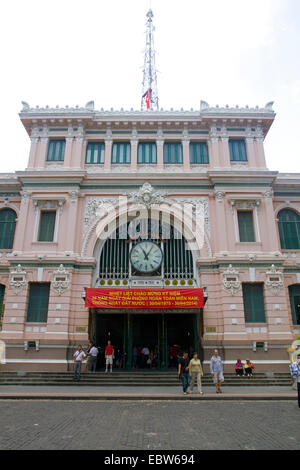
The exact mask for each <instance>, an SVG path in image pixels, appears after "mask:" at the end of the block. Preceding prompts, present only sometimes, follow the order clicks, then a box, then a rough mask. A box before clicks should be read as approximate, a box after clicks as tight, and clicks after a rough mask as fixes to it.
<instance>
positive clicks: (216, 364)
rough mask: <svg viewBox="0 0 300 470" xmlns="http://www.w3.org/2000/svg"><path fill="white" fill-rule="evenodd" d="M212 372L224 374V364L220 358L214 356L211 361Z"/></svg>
mask: <svg viewBox="0 0 300 470" xmlns="http://www.w3.org/2000/svg"><path fill="white" fill-rule="evenodd" d="M210 371H211V372H223V364H222V359H221V358H220V356H217V357H216V356H212V358H211V360H210Z"/></svg>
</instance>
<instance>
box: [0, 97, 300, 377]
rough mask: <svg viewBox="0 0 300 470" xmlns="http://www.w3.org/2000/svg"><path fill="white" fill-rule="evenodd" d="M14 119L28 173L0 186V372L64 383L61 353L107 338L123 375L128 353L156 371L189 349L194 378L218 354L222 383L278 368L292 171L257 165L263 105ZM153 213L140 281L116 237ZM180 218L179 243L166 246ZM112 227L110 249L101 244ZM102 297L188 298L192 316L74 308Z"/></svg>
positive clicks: (288, 295)
mask: <svg viewBox="0 0 300 470" xmlns="http://www.w3.org/2000/svg"><path fill="white" fill-rule="evenodd" d="M20 119H21V121H22V123H23V125H24V127H25V129H26V131H27V133H28V136H29V138H30V139H31V149H30V154H29V159H28V166H27V168H26V170H25V171H18V172H16V173H13V174H2V175H0V227H1V228H0V230H1V232H2V233H0V237H1V240H0V284H1V286H0V287H1V291H0V300H1V312H2V318H1V331H0V339H1V340H2V341H4V342H5V344H6V364H3V365H2V366H1V367H2V368H3V369H6V370H44V371H48V370H54V371H65V370H71V367H72V366H71V362H72V353H73V351H74V347H75V345H77V344H78V343H80V344H83V345H87V344H88V342H89V341H94V342H95V343H96V344H97V345H99V346H102V347H103V345H104V344H105V342H106V341H107V339H109V338H111V339H112V341H113V343H115V345H117V347H118V350H119V354H120V357H122V359H123V367H125V368H127V369H130V368H131V365H132V364H131V361H132V348H133V346H136V345H138V344H142V345H143V343H147V344H148V345H149V346H151V347H153V348H156V350H157V351H158V356H159V367H161V368H162V369H166V368H167V367H168V366H169V359H170V352H169V351H170V347H171V346H172V345H173V344H179V345H181V346H182V347H183V348H189V350H190V351H192V350H194V349H197V350H199V353H200V355H201V357H202V360H203V362H204V367H205V369H206V370H208V362H209V359H210V356H211V354H212V350H213V349H214V348H215V347H217V348H219V350H220V352H221V355H222V357H223V359H224V363H225V370H226V371H232V370H233V367H234V363H235V361H236V359H237V358H238V357H239V358H241V359H242V360H245V359H248V358H250V359H251V360H252V361H253V362H254V363H255V364H256V369H257V370H259V371H287V367H288V363H289V357H288V353H287V348H288V347H289V346H290V345H291V343H292V342H293V341H294V340H295V339H296V338H297V337H299V335H300V245H299V244H300V174H280V173H278V172H274V171H269V170H268V168H267V165H266V161H265V154H264V139H265V138H266V136H267V133H268V131H269V129H270V127H271V125H272V122H273V120H274V119H275V113H274V111H273V109H272V105H271V104H268V105H266V107H264V108H258V107H257V108H253V109H252V108H238V107H237V108H229V107H226V108H219V107H215V108H212V107H209V105H208V104H207V103H205V102H201V106H200V109H199V110H196V111H195V110H191V111H173V110H171V111H163V110H161V111H155V112H152V111H145V112H140V111H134V110H131V111H123V110H121V111H113V110H111V111H103V110H102V111H96V110H95V109H94V106H93V102H90V103H88V104H87V105H86V107H84V108H79V107H77V108H64V109H62V108H55V109H51V108H48V107H47V108H30V107H29V106H28V105H27V104H26V103H25V104H24V107H23V109H22V111H21V113H20ZM152 204H154V205H156V206H155V207H157V206H159V209H158V213H159V214H160V216H162V215H164V216H166V217H169V221H170V226H171V227H172V229H171V240H169V241H165V240H164V235H163V234H162V232H161V230H162V228H161V227H162V225H161V224H159V227H160V228H158V232H159V233H158V235H157V236H154V237H152V239H151V240H152V241H151V243H153V244H154V245H155V244H156V245H157V246H159V247H160V249H161V250H162V253H163V261H162V264H161V265H160V266H158V267H157V269H156V270H155V271H152V272H149V273H145V272H139V271H138V269H137V268H136V267H135V266H134V265H133V264H132V260H131V259H130V251H131V249H132V247H133V246H135V244H137V243H138V241H141V239H143V237H140V238H138V239H136V238H135V239H134V237H132V236H130V235H127V238H126V237H125V239H124V240H123V241H122V240H121V239H120V238H121V236H120V233H121V228H122V227H124V226H126V227H127V226H128V223H130V221H132V220H134V218H138V217H140V218H141V219H142V218H143V217H142V216H141V215H140V214H141V212H142V211H143V210H144V211H146V213H148V214H149V209H150V205H152ZM183 205H187V207H188V208H190V209H191V210H190V211H189V210H187V213H186V217H184V224H183V227H184V229H185V238H186V240H185V241H186V242H187V244H185V243H184V244H182V243H181V241H176V240H175V241H174V239H175V238H176V237H175V236H174V233H175V229H176V227H177V226H178V223H179V222H180V219H181V215H180V207H182V206H183ZM178 207H179V208H178ZM197 210H199V211H200V213H201V217H202V219H201V220H202V221H203V223H202V226H201V227H198V226H197V223H196V225H195V221H196V211H197ZM144 213H145V212H144ZM126 217H127V218H126ZM125 219H126V222H124V220H125ZM150 220H151V216H150ZM113 224H115V225H114V227H115V229H114V230H115V231H114V234H115V235H116V237H115V238H117V241H107V240H106V239H105V238H104V237H102V236H101V235H102V234H104V233H105V232H106V231H107V228H108V230H110V228H109V227H111V226H113ZM124 224H125V225H124ZM126 224H127V225H126ZM176 224H177V225H176ZM150 225H151V222H150ZM152 226H154V225H151V227H152ZM148 227H149V225H148ZM112 230H113V229H112ZM179 231H180V229H179ZM111 233H113V232H111ZM189 235H191V236H189ZM192 235H193V236H192ZM150 238H151V237H150ZM184 247H185V248H184ZM108 286H109V287H117V288H124V289H129V288H132V287H148V288H158V287H159V288H165V289H170V288H174V287H178V286H180V287H182V288H189V289H193V288H195V287H200V288H203V289H204V292H205V296H206V303H205V306H204V308H203V309H202V310H199V311H198V310H197V311H194V310H188V309H187V310H184V309H182V310H172V311H171V310H170V311H169V310H168V309H164V310H155V311H154V310H152V311H151V310H142V311H138V310H136V311H135V310H129V311H127V310H126V311H125V310H122V309H119V310H118V309H115V310H112V311H109V312H108V311H107V310H106V309H87V308H85V304H84V291H85V288H87V287H97V288H101V287H108ZM100 361H101V360H100ZM99 367H101V363H99Z"/></svg>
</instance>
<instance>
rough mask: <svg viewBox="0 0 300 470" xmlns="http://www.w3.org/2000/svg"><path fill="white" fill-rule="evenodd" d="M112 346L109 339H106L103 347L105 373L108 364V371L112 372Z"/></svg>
mask: <svg viewBox="0 0 300 470" xmlns="http://www.w3.org/2000/svg"><path fill="white" fill-rule="evenodd" d="M114 351H115V349H114V347H113V346H112V344H111V341H107V346H106V347H105V364H106V367H105V373H106V372H107V370H108V366H109V365H110V372H112V366H113V359H114Z"/></svg>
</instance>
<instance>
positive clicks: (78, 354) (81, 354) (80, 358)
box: [73, 344, 86, 382]
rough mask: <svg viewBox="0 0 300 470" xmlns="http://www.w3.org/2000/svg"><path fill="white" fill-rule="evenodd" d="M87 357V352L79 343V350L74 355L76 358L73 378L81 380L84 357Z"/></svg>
mask: <svg viewBox="0 0 300 470" xmlns="http://www.w3.org/2000/svg"><path fill="white" fill-rule="evenodd" d="M85 358H86V354H85V352H84V351H83V349H82V346H81V344H79V345H78V348H77V351H75V353H74V355H73V359H74V378H73V380H76V381H77V382H79V380H80V374H81V364H82V361H83V359H85Z"/></svg>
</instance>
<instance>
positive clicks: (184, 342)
mask: <svg viewBox="0 0 300 470" xmlns="http://www.w3.org/2000/svg"><path fill="white" fill-rule="evenodd" d="M198 319H199V313H187V314H186V313H184V314H168V313H167V314H166V313H154V314H148V313H122V314H115V313H96V315H95V316H94V330H93V331H94V338H93V341H94V342H95V344H96V346H97V347H98V348H99V356H98V364H97V366H98V368H99V369H101V368H104V366H105V357H104V356H105V355H104V351H105V346H106V344H107V341H108V340H110V341H111V343H112V345H113V346H114V348H115V360H114V367H117V368H120V369H127V370H137V369H160V370H168V369H169V368H175V367H177V365H178V357H179V356H180V354H182V353H183V352H184V351H187V352H188V353H189V354H190V355H192V353H193V352H194V351H197V350H198V321H199V320H198ZM143 348H146V349H145V350H144V352H146V353H147V350H148V352H149V353H147V354H144V355H143V354H142V350H143ZM145 356H146V357H145Z"/></svg>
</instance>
